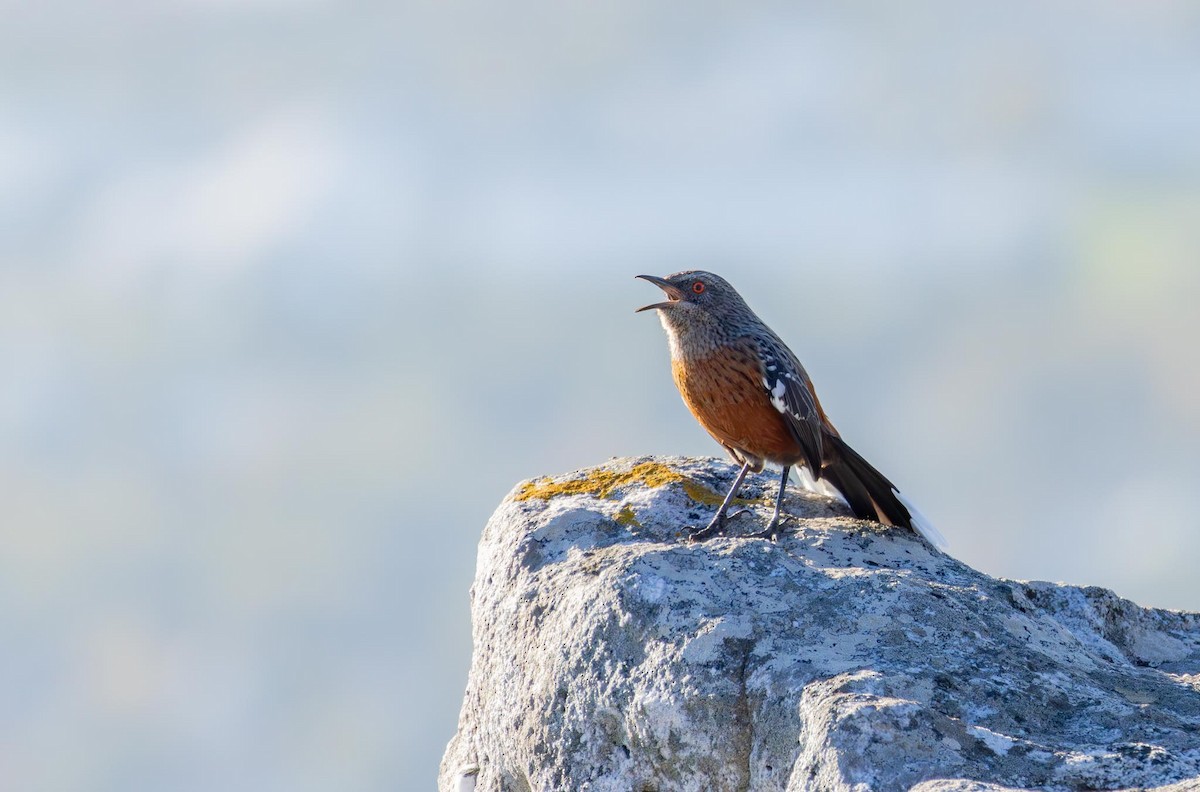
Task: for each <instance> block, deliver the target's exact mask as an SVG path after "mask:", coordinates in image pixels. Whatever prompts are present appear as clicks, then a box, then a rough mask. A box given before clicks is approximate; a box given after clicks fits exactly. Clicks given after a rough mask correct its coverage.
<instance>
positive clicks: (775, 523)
mask: <svg viewBox="0 0 1200 792" xmlns="http://www.w3.org/2000/svg"><path fill="white" fill-rule="evenodd" d="M794 519H796V518H795V517H793V516H792V515H790V514H776V515H775V516H774V517H772V518H771V522H769V523H767V527H766V528H764V529H763V530H761V531H758V532H756V533H752V534H747V538H749V539H770V540H771V541H772V542H774V541H776V540H777V539H779V534H780V532H781V530H782V528H783V524H784V523H785V522H788V521H789V520H794Z"/></svg>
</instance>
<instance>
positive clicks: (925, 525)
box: [892, 490, 950, 550]
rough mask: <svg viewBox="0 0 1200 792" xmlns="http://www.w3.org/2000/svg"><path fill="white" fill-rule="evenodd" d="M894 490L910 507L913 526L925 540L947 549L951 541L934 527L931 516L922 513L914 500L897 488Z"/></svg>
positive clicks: (902, 501)
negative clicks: (930, 520) (914, 503)
mask: <svg viewBox="0 0 1200 792" xmlns="http://www.w3.org/2000/svg"><path fill="white" fill-rule="evenodd" d="M892 492H895V493H896V497H897V498H898V499H899V501H900V502H901V503H903V504H904V507H905V508H906V509H908V513H909V514H910V515H911V516H912V526H913V528H915V529H916V531H917V533H919V534H921V536H923V537H925V541H927V542H929V544H931V545H933V546H934V547H936V548H937V549H938V550H945V549H946V548H947V547H949V546H950V543H949V542H947V541H946V537H944V536H942V535H941V533H939V532H938V529H937V528H934V527H933V523H931V522H929V518H928V517H926V516H925V515H924V514H921V510H920V509H918V508H917V507H916V506H914V505H913V503H912V501H910V500H909V499H908V498H906V497H904V496H903V495H902V494H900V493H899V492H897V491H896V490H892Z"/></svg>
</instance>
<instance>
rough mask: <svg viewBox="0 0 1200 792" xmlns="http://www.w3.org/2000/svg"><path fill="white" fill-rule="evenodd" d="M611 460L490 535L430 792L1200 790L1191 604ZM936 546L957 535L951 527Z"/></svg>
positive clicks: (677, 462)
mask: <svg viewBox="0 0 1200 792" xmlns="http://www.w3.org/2000/svg"><path fill="white" fill-rule="evenodd" d="M734 472H735V471H734V469H733V468H732V467H730V466H729V465H726V464H723V463H720V462H717V461H715V460H692V459H679V458H670V459H653V458H641V459H620V460H613V461H612V462H610V463H608V464H606V465H603V466H600V467H597V468H591V469H589V470H583V471H579V472H576V473H571V474H568V475H566V476H561V477H556V478H552V479H542V480H536V481H531V482H526V483H524V484H522V485H519V486H518V487H517V488H516V489H515V490H513V492H512V493H511V494H510V495H509V496H508V497H507V498H506V499H505V500H504V502H503V503H502V504H501V505H500V507H499V508H498V509H497V510H496V513H495V514H494V515H493V516H492V519H491V520H490V521H489V522H488V525H487V527H486V528H485V529H484V532H483V538H482V540H481V542H480V545H479V556H478V569H477V572H476V576H475V583H474V586H473V588H472V595H471V596H472V618H473V624H474V627H473V636H474V647H475V650H474V659H473V663H472V667H471V673H470V678H469V681H468V684H467V692H466V696H465V699H464V701H463V706H462V713H461V716H460V720H459V727H458V732H457V733H456V734H455V736H454V738H453V739H452V740H451V741H450V744H449V746H448V747H447V749H446V754H445V757H444V758H443V761H442V770H441V776H440V789H441V790H442V791H443V792H457V791H458V790H465V789H475V790H477V792H496V791H498V790H505V792H528V791H532V790H538V791H539V792H540V791H541V790H594V792H617V791H618V790H619V791H620V792H630V791H632V792H650V791H651V790H653V791H654V792H668V791H669V790H680V791H682V790H695V792H708V791H709V790H747V789H749V790H856V792H858V791H861V790H881V791H882V790H908V789H913V788H915V789H918V790H920V791H921V792H935V790H936V791H939V792H944V791H945V790H962V791H963V792H967V791H968V790H974V791H977V792H984V791H985V790H987V791H989V792H999V791H1000V790H1008V789H1028V788H1038V789H1050V790H1078V789H1118V788H1134V787H1136V788H1145V787H1155V786H1163V785H1168V784H1170V785H1173V786H1171V787H1170V789H1172V790H1183V789H1200V614H1192V613H1181V612H1174V611H1166V610H1154V609H1149V608H1142V607H1139V606H1137V605H1135V604H1133V603H1132V602H1129V601H1128V600H1123V599H1121V598H1119V597H1117V596H1116V595H1114V594H1113V593H1112V592H1109V591H1106V590H1104V589H1099V588H1078V587H1074V586H1064V585H1057V584H1052V583H1027V582H1020V581H1012V580H997V579H994V578H991V577H988V576H987V575H984V574H981V573H979V572H977V571H975V570H974V569H971V568H970V567H968V566H966V565H965V564H962V563H960V562H958V561H956V560H954V559H953V558H951V557H950V556H948V555H945V554H943V553H940V552H938V551H937V550H934V549H933V548H931V547H930V546H929V545H927V544H925V543H924V542H923V541H921V540H920V539H919V538H918V537H916V536H915V535H913V534H910V533H907V532H900V531H897V530H894V529H887V528H884V527H882V526H879V525H876V524H874V523H868V522H861V521H858V520H854V519H852V518H850V517H848V516H846V515H847V510H846V509H845V508H844V507H842V505H841V504H840V503H838V502H836V501H833V500H830V499H828V498H825V497H822V496H817V495H809V494H805V493H802V492H799V491H794V492H789V495H788V497H787V500H786V502H785V503H786V509H787V510H788V511H789V512H790V513H791V514H794V515H796V516H797V519H796V520H794V521H792V522H791V523H790V524H789V526H788V527H789V529H790V530H789V531H788V533H787V534H786V536H785V537H784V538H782V539H781V540H780V541H779V542H778V543H772V542H769V541H766V540H763V539H749V538H739V537H738V534H739V533H751V532H753V531H756V530H760V529H761V528H762V526H764V525H765V523H766V521H767V519H768V517H769V515H770V510H771V503H770V500H771V497H772V496H773V495H774V493H775V492H776V487H775V479H773V478H772V477H771V476H770V475H761V476H755V477H752V478H751V479H750V481H749V482H748V486H747V487H746V489H745V491H744V495H745V497H746V498H747V503H746V508H747V509H748V513H747V514H745V515H743V516H742V517H740V518H738V519H737V520H734V521H733V522H732V523H731V524H730V528H729V531H730V533H731V536H730V537H728V538H716V539H712V540H710V541H708V542H705V543H702V544H690V543H689V542H688V541H687V540H686V538H685V537H686V527H685V526H687V525H689V524H690V525H703V524H704V523H705V522H707V520H708V518H709V517H710V515H711V512H712V508H713V507H714V506H715V504H716V502H717V501H718V500H719V498H720V496H721V494H722V492H723V490H724V488H725V487H726V486H727V485H728V483H729V482H730V481H731V479H732V477H733V475H734ZM951 541H953V537H951Z"/></svg>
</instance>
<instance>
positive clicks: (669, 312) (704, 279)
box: [637, 270, 762, 351]
mask: <svg viewBox="0 0 1200 792" xmlns="http://www.w3.org/2000/svg"><path fill="white" fill-rule="evenodd" d="M637 277H639V278H641V279H642V280H646V281H650V282H651V283H653V284H654V285H655V286H657V287H658V288H660V289H662V290H663V292H664V293H666V295H667V299H666V301H665V302H658V303H653V304H651V305H646V306H643V307H641V308H638V311H648V310H650V309H654V310H657V311H658V316H659V318H660V319H661V320H662V324H663V327H664V328H666V330H667V334H668V335H669V336H670V337H671V342H672V349H673V351H678V350H676V344H677V343H682V344H684V345H685V346H689V347H690V346H711V345H715V344H717V343H720V342H721V341H723V340H727V339H731V338H737V337H739V336H742V335H745V334H747V333H749V332H752V331H753V330H755V329H756V328H758V327H760V326H761V325H762V322H761V321H760V320H759V318H758V317H757V316H755V315H754V312H753V311H751V310H750V306H748V305H746V301H745V300H743V299H742V296H741V295H740V294H738V293H737V291H736V290H734V288H733V287H732V286H730V285H729V284H728V283H727V282H726V281H725V279H724V278H722V277H721V276H719V275H714V274H712V273H711V272H705V271H703V270H688V271H686V272H676V273H675V274H674V275H668V276H667V277H665V278H658V277H655V276H653V275H638V276H637ZM697 351H699V350H697Z"/></svg>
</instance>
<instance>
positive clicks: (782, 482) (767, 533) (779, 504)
mask: <svg viewBox="0 0 1200 792" xmlns="http://www.w3.org/2000/svg"><path fill="white" fill-rule="evenodd" d="M791 472H792V466H791V465H784V466H783V475H782V476H780V477H779V494H778V495H776V496H775V514H774V515H773V516H772V517H771V522H769V523H767V527H766V528H764V529H763V530H761V531H759V532H758V533H753V534H750V537H751V538H752V539H770V540H771V541H772V542H774V541H775V540H776V539H778V538H779V524H780V523H781V522H783V520H784V519H786V517H785V515H783V514H782V511H783V492H784V490H786V489H787V482H788V474H789V473H791ZM788 516H790V515H788Z"/></svg>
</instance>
